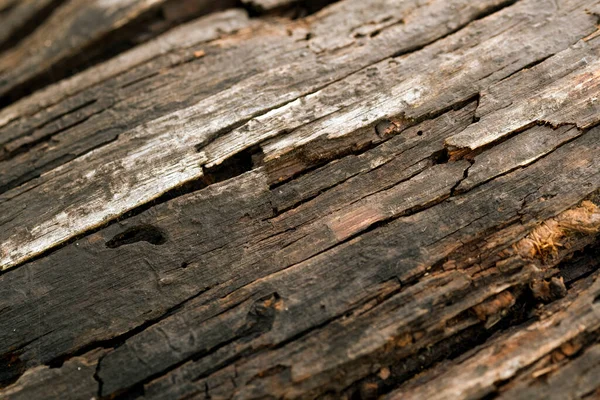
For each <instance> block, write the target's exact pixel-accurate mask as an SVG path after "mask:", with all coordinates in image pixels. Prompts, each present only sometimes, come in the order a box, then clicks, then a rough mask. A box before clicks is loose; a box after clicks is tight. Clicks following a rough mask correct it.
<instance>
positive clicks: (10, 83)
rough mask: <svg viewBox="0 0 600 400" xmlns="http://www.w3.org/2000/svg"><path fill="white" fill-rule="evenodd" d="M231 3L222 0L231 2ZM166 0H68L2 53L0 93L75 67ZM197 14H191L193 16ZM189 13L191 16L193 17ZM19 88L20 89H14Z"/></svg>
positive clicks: (4, 94) (7, 94)
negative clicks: (110, 38)
mask: <svg viewBox="0 0 600 400" xmlns="http://www.w3.org/2000/svg"><path fill="white" fill-rule="evenodd" d="M231 3H232V2H229V1H220V2H218V4H222V5H223V6H225V7H227V6H228V5H231ZM166 4H168V1H167V0H94V1H93V2H90V1H88V0H68V1H66V2H64V3H63V4H61V5H60V6H59V7H58V8H57V9H56V10H55V11H54V12H53V13H52V14H51V15H50V17H49V18H48V19H47V20H46V21H44V23H43V24H42V26H40V27H39V28H38V29H36V30H35V31H34V32H33V33H32V34H31V35H29V36H28V37H26V38H25V39H24V40H22V41H21V42H20V43H19V44H18V45H17V46H15V47H13V48H11V49H10V50H8V51H7V52H5V53H4V54H2V56H0V74H1V75H0V97H1V98H5V97H8V98H11V97H15V96H19V94H20V93H19V92H22V91H26V90H27V87H28V86H30V85H33V84H34V83H35V82H36V80H37V81H40V80H42V81H43V80H47V75H48V74H49V75H52V74H53V73H54V74H57V75H58V74H60V73H64V72H63V71H64V70H67V69H71V68H77V67H79V66H80V65H81V64H83V62H84V61H85V60H86V58H90V57H92V56H94V55H96V54H97V52H98V50H100V49H101V46H102V45H104V46H110V45H111V44H114V38H113V40H112V41H111V40H109V37H110V36H109V35H110V34H113V33H114V32H116V31H118V30H119V29H121V30H122V29H124V28H126V27H127V26H128V25H131V24H132V23H134V22H136V21H138V20H140V19H141V18H143V17H144V16H146V15H148V14H150V13H152V12H156V11H157V10H159V8H160V7H161V6H163V5H166ZM196 5H197V7H194V8H193V11H194V13H195V14H196V15H197V14H201V13H202V12H203V8H207V7H210V8H213V5H214V3H212V2H206V1H201V2H199V3H197V4H196ZM192 15H194V14H193V13H192V14H190V15H189V16H192ZM189 16H188V17H189ZM14 92H17V93H14Z"/></svg>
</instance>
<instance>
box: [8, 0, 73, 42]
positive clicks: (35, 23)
mask: <svg viewBox="0 0 600 400" xmlns="http://www.w3.org/2000/svg"><path fill="white" fill-rule="evenodd" d="M19 1H21V0H19ZM65 2H66V0H53V1H51V2H49V3H48V4H47V5H46V6H45V7H43V8H41V9H39V10H37V12H35V13H34V14H32V15H30V16H29V19H27V20H26V21H22V24H21V26H20V27H19V28H17V29H16V30H14V31H13V32H12V33H11V34H10V36H8V37H6V38H5V39H4V41H3V42H1V43H0V52H3V51H6V50H8V49H10V48H11V47H14V46H15V45H17V44H18V43H19V42H20V41H21V40H23V39H25V38H26V37H27V36H29V35H30V34H31V33H33V31H35V30H36V29H37V28H38V27H39V26H40V25H42V24H43V23H44V22H45V21H46V20H47V19H48V17H50V15H52V12H54V10H55V9H56V8H58V7H59V6H60V5H61V4H63V3H65ZM15 7H17V3H14V4H12V6H11V7H9V8H8V9H4V10H2V12H3V13H5V12H10V11H11V10H13V9H14V8H15Z"/></svg>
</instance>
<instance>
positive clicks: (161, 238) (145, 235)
mask: <svg viewBox="0 0 600 400" xmlns="http://www.w3.org/2000/svg"><path fill="white" fill-rule="evenodd" d="M166 241H167V238H166V237H165V235H164V234H163V232H162V231H161V230H160V229H158V228H156V227H154V226H152V225H138V226H134V227H131V228H129V229H127V230H126V231H125V232H122V233H119V234H118V235H116V236H115V237H113V238H112V239H111V240H109V241H108V242H106V247H108V248H110V249H116V248H117V247H121V246H125V245H128V244H132V243H137V242H148V243H150V244H153V245H155V246H159V245H161V244H165V243H166Z"/></svg>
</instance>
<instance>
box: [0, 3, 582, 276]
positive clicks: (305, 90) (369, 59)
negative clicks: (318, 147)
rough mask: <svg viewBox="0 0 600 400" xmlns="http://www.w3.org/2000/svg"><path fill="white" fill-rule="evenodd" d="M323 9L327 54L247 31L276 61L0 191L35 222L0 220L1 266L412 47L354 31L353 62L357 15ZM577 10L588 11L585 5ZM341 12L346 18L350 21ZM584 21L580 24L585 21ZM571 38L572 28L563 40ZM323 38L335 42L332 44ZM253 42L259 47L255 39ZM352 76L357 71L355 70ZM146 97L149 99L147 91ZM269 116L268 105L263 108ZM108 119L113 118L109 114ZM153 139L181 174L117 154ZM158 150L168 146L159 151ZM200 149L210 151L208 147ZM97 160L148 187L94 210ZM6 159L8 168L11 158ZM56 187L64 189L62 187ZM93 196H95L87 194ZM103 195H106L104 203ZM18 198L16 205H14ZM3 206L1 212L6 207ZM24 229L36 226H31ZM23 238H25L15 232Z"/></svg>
mask: <svg viewBox="0 0 600 400" xmlns="http://www.w3.org/2000/svg"><path fill="white" fill-rule="evenodd" d="M461 4H462V3H461ZM497 4H500V3H499V2H498V1H496V0H494V1H491V2H490V3H489V4H487V3H482V4H478V5H477V6H469V7H468V8H467V9H468V11H469V13H465V12H464V10H460V11H461V14H460V16H461V18H464V19H465V23H466V22H468V18H469V17H470V18H474V17H476V16H477V15H479V14H480V13H481V12H482V10H485V9H487V8H490V7H492V6H494V5H497ZM334 6H336V5H334ZM332 7H333V6H332ZM340 7H341V8H340V11H347V10H352V9H354V10H355V12H356V17H355V19H358V20H359V21H360V20H362V21H363V22H362V23H364V21H370V20H371V19H372V17H373V15H369V14H368V13H366V12H365V11H366V10H365V5H364V4H363V3H361V2H358V1H356V2H349V3H348V4H344V3H340ZM398 7H400V9H399V10H405V12H406V13H410V12H411V11H412V8H411V7H412V3H405V2H401V3H398ZM448 7H449V5H448V3H446V2H443V4H442V3H438V2H436V3H432V4H428V5H426V6H424V9H423V7H419V8H418V9H417V10H418V11H419V13H422V14H426V13H427V12H428V10H430V12H432V13H433V12H435V14H434V15H439V14H438V12H439V11H440V8H441V9H442V10H445V9H447V8H448ZM367 9H368V7H367ZM457 11H459V10H455V14H450V15H457V14H456V12H457ZM373 12H376V13H381V12H385V13H389V12H390V11H389V9H384V10H382V9H380V8H378V7H376V8H374V9H373ZM516 13H519V11H518V10H517V11H516ZM322 15H323V17H322V20H319V19H317V20H316V21H315V23H314V24H313V26H314V28H313V29H314V31H315V35H316V37H315V38H314V39H311V40H310V41H309V43H312V42H313V40H314V41H315V42H316V43H318V46H319V48H320V49H324V48H327V47H329V48H332V49H333V50H332V51H333V53H332V54H331V55H328V54H327V53H325V54H324V55H320V54H316V53H315V52H313V51H310V50H309V49H306V44H302V43H301V42H297V41H296V40H295V39H294V38H293V36H292V37H290V36H289V35H288V34H287V31H286V30H285V29H283V27H282V28H280V29H279V30H278V31H279V32H280V35H275V36H273V33H272V32H269V31H267V32H265V33H264V35H265V36H259V35H256V36H254V37H253V40H255V41H259V40H261V41H263V42H265V41H267V43H272V44H274V43H277V44H278V46H277V49H278V50H276V51H277V52H278V54H282V58H283V62H282V65H278V66H275V67H273V66H272V65H271V63H272V62H273V55H272V54H269V56H267V57H266V58H265V59H263V60H264V62H265V63H267V62H268V63H269V64H267V65H263V67H270V68H266V69H265V70H264V72H262V73H258V74H256V75H254V76H251V77H249V78H247V79H245V80H242V81H241V82H239V83H237V84H235V85H233V86H232V87H231V88H229V89H227V90H221V91H219V92H218V93H217V94H215V95H214V96H208V97H207V98H205V99H204V100H201V101H199V102H198V103H196V104H195V105H193V106H190V107H188V108H185V109H182V110H179V111H175V112H172V113H171V114H168V115H165V116H163V117H160V118H158V119H156V120H154V121H151V122H148V123H146V125H139V126H137V127H136V128H134V129H132V130H129V131H127V132H124V133H121V134H120V135H119V138H118V139H117V140H116V141H114V142H111V143H109V144H108V145H106V146H104V147H101V148H100V149H97V150H96V151H94V152H93V153H89V154H87V155H85V156H83V157H80V158H77V159H75V160H73V161H72V162H70V163H68V164H65V165H64V166H63V167H60V168H56V169H54V170H52V171H49V172H48V173H46V174H44V175H43V176H42V177H40V178H39V179H38V180H35V181H32V182H30V183H29V184H26V185H23V186H21V187H19V188H16V189H14V190H12V191H9V192H6V193H4V194H3V195H2V198H1V199H0V203H2V204H1V205H0V213H1V214H5V213H4V211H3V210H4V209H9V208H10V209H11V210H15V209H17V210H19V209H21V207H23V206H28V207H29V208H28V213H27V214H28V216H27V217H26V218H28V219H29V220H35V223H34V226H31V223H27V222H25V221H23V220H22V219H20V217H19V215H22V214H20V213H19V212H17V216H16V217H15V215H14V214H15V213H14V212H13V213H12V215H11V218H10V221H8V222H5V224H3V227H4V228H5V232H7V233H8V232H10V233H8V234H7V236H3V237H2V239H1V240H2V244H1V245H0V246H1V247H0V251H1V252H2V253H3V257H2V264H1V265H2V268H3V269H6V268H9V267H10V266H13V265H15V264H18V263H20V262H23V261H25V260H27V259H29V258H30V257H32V256H35V255H37V254H40V253H41V252H43V251H45V250H47V249H49V248H51V247H54V246H56V245H58V244H60V243H61V242H64V241H65V240H68V239H69V238H71V237H73V236H76V235H78V234H81V233H83V232H85V231H87V230H89V229H92V228H93V227H95V226H98V225H100V224H102V223H105V222H107V221H109V220H111V219H113V218H115V217H116V216H118V215H120V214H122V213H124V212H126V211H129V210H131V209H133V208H135V207H136V206H139V205H141V204H144V203H146V202H148V201H150V200H152V199H153V198H156V197H158V196H159V195H160V194H162V193H164V192H165V191H167V190H169V189H172V188H174V187H177V186H179V185H181V184H183V183H185V182H186V181H189V180H192V179H198V178H200V177H201V176H202V171H201V165H209V166H210V165H211V159H215V158H217V157H216V156H211V155H210V153H206V152H201V153H196V151H195V148H194V144H199V143H208V142H210V141H211V140H212V139H213V138H214V136H216V135H218V134H219V132H220V131H222V130H223V129H226V127H228V126H231V125H235V124H236V123H239V122H244V121H246V120H248V119H250V118H251V117H253V116H256V115H257V114H261V113H265V112H267V111H268V110H269V109H271V108H274V107H276V106H280V105H282V104H285V103H288V102H290V101H293V100H295V99H296V98H298V97H300V96H302V95H308V96H309V97H310V95H309V93H311V92H315V91H317V90H319V89H320V88H322V87H324V86H327V85H328V84H330V83H331V82H332V81H333V82H335V81H336V80H339V79H343V78H344V77H345V76H346V75H348V74H352V73H353V72H354V71H356V70H360V69H361V68H363V67H365V66H366V65H369V64H370V63H373V62H376V61H379V60H381V59H382V58H385V57H386V56H389V55H392V54H393V53H395V52H398V51H403V50H408V49H410V47H411V46H414V43H410V44H406V43H402V42H401V43H397V45H396V47H390V43H392V42H391V37H390V36H387V35H386V34H384V33H381V34H379V35H377V36H375V37H374V38H372V39H371V40H370V41H368V42H367V43H370V44H371V45H370V46H368V45H364V46H360V44H361V43H360V40H359V39H352V41H351V43H354V45H355V47H356V48H357V49H358V51H354V52H352V53H350V54H351V56H352V59H353V60H354V62H352V63H350V62H349V60H348V56H346V55H345V54H344V53H341V54H340V52H338V51H335V49H336V48H337V47H336V45H335V42H333V39H334V38H336V37H338V36H336V35H340V30H342V31H343V33H344V34H342V35H341V37H343V38H345V36H344V35H345V34H347V32H349V31H350V32H351V30H352V28H353V26H356V25H358V24H359V21H356V20H354V19H352V18H348V15H346V14H340V13H322ZM340 15H344V17H345V18H342V17H340ZM450 15H449V14H442V18H444V19H446V18H448V19H449V18H450ZM582 16H583V14H582ZM583 18H585V19H587V20H589V17H588V16H587V14H586V15H585V16H583ZM342 19H344V20H345V21H346V22H345V24H342V26H341V27H338V28H336V29H335V30H334V31H333V32H328V31H325V30H324V28H325V27H327V26H331V24H334V25H337V24H338V23H339V22H340V20H342ZM348 21H352V23H350V22H348ZM590 22H591V21H590ZM408 26H411V25H408ZM412 26H414V27H415V29H416V32H417V33H420V32H425V31H426V30H427V28H428V27H426V26H423V25H422V24H421V23H420V22H418V21H415V23H414V25H412ZM452 26H454V25H452ZM452 26H450V27H448V26H447V25H441V28H440V29H437V30H434V31H432V32H431V33H430V34H429V36H424V37H422V38H421V40H422V41H423V42H422V43H423V44H426V43H427V42H428V41H431V40H435V39H436V38H439V37H440V36H443V35H444V34H446V33H448V32H449V31H451V30H452V29H451V28H452ZM577 26H578V27H584V28H585V24H582V23H578V24H577ZM454 27H455V26H454ZM397 29H401V30H404V29H406V28H405V27H404V25H402V26H400V27H398V28H397ZM585 30H586V32H587V31H589V28H588V29H585ZM385 32H389V34H390V35H391V33H393V31H392V30H386V31H385ZM467 34H468V32H467ZM281 35H283V36H284V38H282V37H281ZM574 35H576V34H574ZM414 36H416V33H415V31H412V30H411V31H410V37H414ZM267 37H271V39H270V41H268V40H267ZM570 38H572V37H569V38H567V39H570ZM344 40H346V39H344ZM330 41H331V42H333V43H329V42H330ZM248 42H249V44H248V46H252V41H248ZM233 43H236V42H233ZM394 43H395V42H394ZM284 44H287V45H288V46H289V47H286V46H285V45H284ZM561 44H562V45H566V43H564V42H562V41H561V42H560V43H558V45H561ZM252 48H253V49H260V48H257V47H255V46H253V47H252ZM384 49H385V51H386V53H384V54H381V53H380V51H383V50H384ZM202 60H203V61H204V62H208V59H207V58H203V59H202ZM227 62H228V63H230V61H229V59H227ZM259 62H260V61H259ZM523 62H528V60H523ZM359 76H362V74H361V73H360V72H359ZM284 78H286V79H291V80H292V82H295V83H296V85H295V86H290V85H292V84H291V82H290V84H287V85H284V86H283V87H281V82H285V79H284ZM347 79H348V80H349V82H352V81H353V77H352V75H350V77H349V78H347ZM183 85H186V84H185V82H183ZM265 85H270V86H268V87H269V88H270V90H269V91H264V90H263V91H262V92H259V91H258V90H259V88H263V87H265ZM187 86H189V85H187ZM290 87H294V90H290ZM170 89H172V88H170ZM258 98H260V102H258V101H257V99H258ZM146 101H150V99H147V100H146ZM138 108H139V109H141V107H139V106H137V107H135V108H134V109H131V108H129V107H124V109H125V110H127V112H126V114H128V115H136V113H135V109H138ZM146 115H148V116H151V115H152V114H151V113H146ZM266 115H269V114H268V113H267V114H266ZM128 118H131V117H128ZM146 118H147V117H146ZM109 121H110V122H111V123H112V124H113V125H114V123H115V121H114V120H113V119H111V120H109ZM369 122H370V121H365V124H366V125H368V124H369ZM292 126H293V125H292ZM175 127H179V129H177V133H175V134H173V133H174V132H173V129H174V128H175ZM92 128H93V129H98V127H97V126H95V127H94V126H92ZM107 128H108V127H106V128H105V129H107ZM111 128H113V130H111V132H112V135H111V136H112V137H113V138H114V135H115V133H116V132H115V131H114V126H112V127H111ZM80 129H83V128H80ZM117 132H118V131H117ZM161 132H162V134H161ZM259 139H260V138H259ZM250 140H252V143H256V140H254V139H253V138H250ZM152 141H156V142H155V143H154V144H153V143H151V142H152ZM144 142H145V143H146V145H145V146H144V145H142V143H144ZM161 142H162V144H161ZM175 142H176V144H175V145H165V143H175ZM134 143H135V145H134ZM246 146H247V144H245V145H244V147H246ZM129 147H131V150H129ZM150 148H153V149H155V150H156V152H150V153H148V154H145V155H144V156H143V157H144V158H145V159H147V164H146V165H161V164H163V163H165V161H166V160H168V163H169V164H171V165H177V164H178V165H179V166H180V167H183V166H189V168H187V169H186V170H185V171H179V175H178V176H173V174H171V173H169V172H167V171H165V172H164V173H157V170H148V169H147V168H146V167H145V166H144V165H143V164H137V163H128V162H127V161H126V160H121V159H119V157H122V156H119V154H124V153H127V154H128V157H129V159H131V160H133V159H136V158H138V157H141V154H140V153H138V154H136V152H140V151H142V152H145V151H146V150H144V149H150ZM163 149H166V151H165V150H163ZM238 151H239V149H238V148H237V147H236V146H231V150H230V154H235V153H236V152H238ZM206 154H209V155H208V156H207V155H206ZM219 156H220V155H219ZM92 160H95V161H92ZM108 160H114V162H111V163H107V161H108ZM161 160H163V161H161ZM215 161H216V160H215ZM100 164H101V165H102V172H101V173H102V174H104V176H109V175H112V176H116V175H120V176H123V175H127V176H132V177H133V176H136V179H137V180H138V181H139V182H140V183H141V182H146V184H145V187H146V188H147V189H148V191H147V192H144V191H143V190H142V189H141V184H140V185H139V190H138V191H137V192H131V191H130V190H129V185H127V184H125V185H124V186H121V185H122V184H123V183H124V182H123V181H122V180H120V179H115V180H114V185H116V186H114V187H112V188H111V190H112V192H113V194H112V196H113V199H112V200H109V199H102V200H101V202H102V204H103V206H102V207H101V209H100V208H98V203H96V204H94V203H95V202H96V201H98V199H99V197H98V196H100V193H101V192H102V190H103V189H102V188H101V187H98V181H97V180H96V179H94V178H93V176H94V175H95V173H96V171H95V169H96V168H98V166H99V165H100ZM213 164H214V163H213ZM6 167H7V168H8V166H6ZM175 168H179V167H175ZM84 170H85V171H86V172H84ZM125 171H127V172H125ZM76 180H77V184H76V186H72V187H77V188H78V189H77V190H72V191H71V194H70V195H69V200H68V203H69V207H68V209H62V210H60V211H59V209H58V208H55V212H53V213H52V214H54V215H53V216H51V215H50V214H49V213H48V212H47V210H48V207H49V206H48V205H46V204H45V203H47V202H48V201H49V202H50V203H53V205H52V206H50V207H57V206H58V204H57V203H56V202H54V200H53V198H54V196H53V195H51V196H52V199H48V200H46V201H44V200H43V197H44V194H43V193H47V194H49V193H50V192H49V188H50V187H57V186H61V187H63V186H64V185H65V184H67V185H68V183H69V182H70V183H73V182H75V181H76ZM119 186H121V187H120V189H119V188H118V187H119ZM30 188H31V189H30ZM62 191H63V193H66V191H65V189H64V188H63V189H62ZM92 193H96V195H92ZM28 197H29V198H35V204H36V205H35V207H36V208H38V211H37V212H36V211H35V209H34V208H32V206H31V204H33V201H30V200H28V199H27V198H28ZM94 198H95V199H96V200H93V199H94ZM106 201H108V202H109V203H108V204H107V203H106ZM16 203H18V204H19V205H16ZM15 207H16V208H15ZM72 212H76V213H78V214H79V213H83V214H86V215H87V218H86V219H87V221H85V220H79V221H78V222H76V221H75V220H73V219H70V218H68V217H67V218H63V217H66V216H67V215H68V214H69V213H72ZM38 213H43V214H44V215H47V216H48V218H47V219H46V218H44V219H40V218H38V217H34V215H36V214H38ZM6 215H8V214H7V213H6ZM23 217H24V216H23ZM30 232H33V235H31V234H30ZM25 237H27V238H28V239H25V241H22V239H23V238H25ZM17 242H19V245H18V246H16V243H17ZM17 247H18V248H17Z"/></svg>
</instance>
